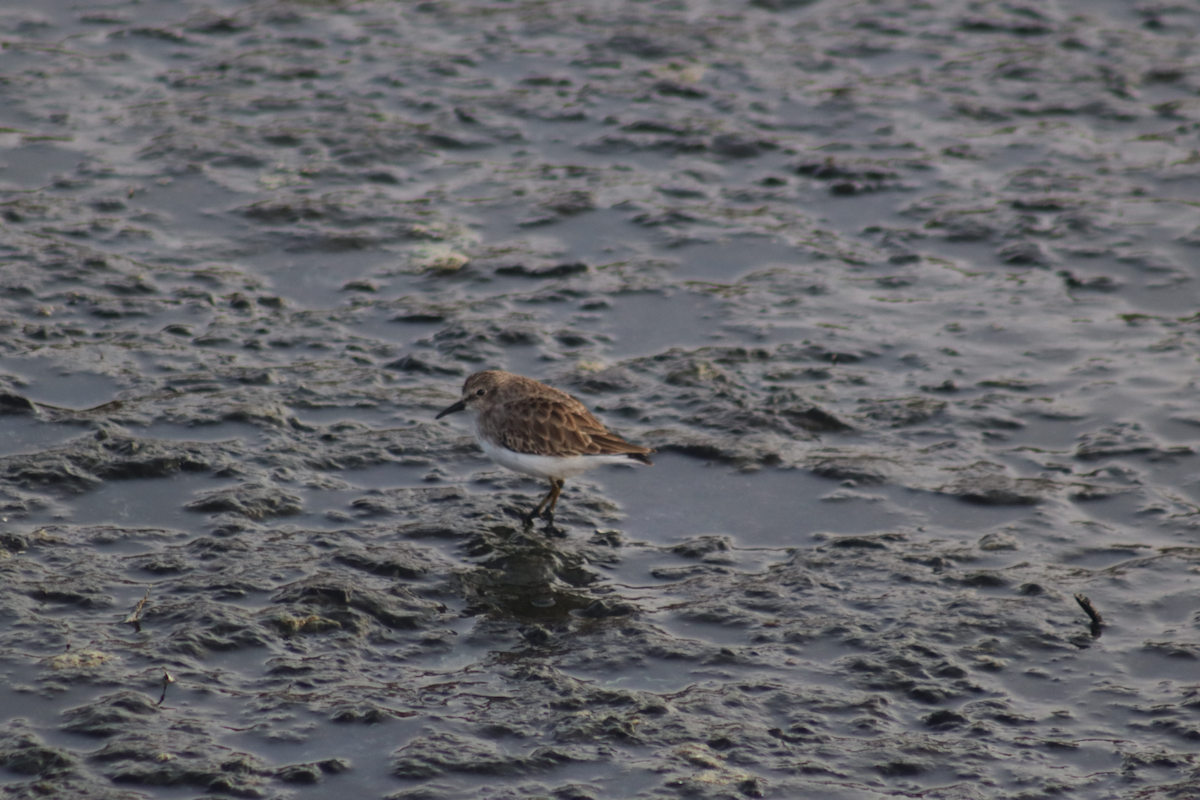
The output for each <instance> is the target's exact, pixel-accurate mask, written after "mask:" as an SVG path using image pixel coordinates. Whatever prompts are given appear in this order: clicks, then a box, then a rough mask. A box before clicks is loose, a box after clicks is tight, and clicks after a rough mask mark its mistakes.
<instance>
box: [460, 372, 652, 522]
mask: <svg viewBox="0 0 1200 800" xmlns="http://www.w3.org/2000/svg"><path fill="white" fill-rule="evenodd" d="M458 411H468V412H471V416H472V417H473V418H474V422H475V439H476V440H477V441H478V442H479V446H480V447H481V448H483V452H484V453H485V454H486V455H487V457H488V458H490V459H492V461H495V462H496V463H497V464H499V465H500V466H502V467H507V468H508V469H511V470H512V471H513V472H520V473H522V474H524V475H533V476H534V477H537V478H547V479H548V480H549V481H550V493H549V494H547V495H546V496H545V497H543V498H542V502H540V503H538V504H537V507H536V508H535V509H533V511H531V512H529V514H528V515H527V516H525V517H523V518H522V519H523V520H524V522H525V524H526V525H532V524H533V521H534V520H535V519H537V518H538V517H539V516H542V517H544V518H545V520H546V523H547V524H548V525H553V524H554V507H555V506H556V505H558V495H559V493H560V492H561V491H562V488H563V483H564V482H565V481H566V479H567V478H573V477H575V476H576V475H578V474H580V473H581V472H586V471H587V470H589V469H592V468H594V467H600V466H603V465H605V464H653V463H654V462H653V461H651V460H650V459H649V458H647V457H646V455H647V454H648V453H653V452H654V451H653V450H652V449H650V448H649V447H640V446H639V445H636V444H630V443H629V442H627V441H625V440H624V439H622V438H621V437H620V436H617V435H616V434H615V433H612V432H611V431H609V430H608V429H607V428H605V427H604V424H603V423H601V422H600V420H598V419H596V418H595V417H594V416H592V412H590V411H588V410H587V408H586V407H585V406H584V405H583V403H581V402H579V401H578V400H576V399H575V398H574V397H572V396H571V395H569V394H567V393H566V392H562V391H559V390H558V389H555V388H553V387H550V386H547V385H546V384H544V383H538V382H537V381H535V380H533V379H532V378H525V377H522V376H520V375H514V374H512V373H511V372H501V371H500V370H487V371H486V372H476V373H475V374H474V375H471V376H470V377H468V378H467V380H466V382H465V383H463V389H462V399H461V400H459V401H458V402H457V403H455V404H454V405H452V406H450V407H448V408H445V409H443V410H442V412H441V413H440V414H438V415H437V417H436V419H441V418H442V417H444V416H446V415H447V414H454V413H456V412H458Z"/></svg>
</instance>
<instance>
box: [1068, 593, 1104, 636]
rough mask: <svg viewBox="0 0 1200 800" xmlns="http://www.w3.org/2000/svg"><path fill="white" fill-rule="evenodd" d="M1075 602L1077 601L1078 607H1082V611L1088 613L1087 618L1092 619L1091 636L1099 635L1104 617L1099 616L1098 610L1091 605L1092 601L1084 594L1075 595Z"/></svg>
mask: <svg viewBox="0 0 1200 800" xmlns="http://www.w3.org/2000/svg"><path fill="white" fill-rule="evenodd" d="M1075 602H1076V603H1079V607H1080V608H1082V609H1083V613H1085V614H1087V615H1088V619H1090V620H1091V621H1092V636H1099V635H1100V629H1101V628H1102V627H1104V617H1102V616H1100V612H1099V611H1097V610H1096V608H1095V606H1093V605H1092V601H1091V600H1089V599H1088V598H1087V595H1085V594H1077V595H1075Z"/></svg>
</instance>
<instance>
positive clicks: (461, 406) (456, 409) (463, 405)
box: [434, 400, 467, 419]
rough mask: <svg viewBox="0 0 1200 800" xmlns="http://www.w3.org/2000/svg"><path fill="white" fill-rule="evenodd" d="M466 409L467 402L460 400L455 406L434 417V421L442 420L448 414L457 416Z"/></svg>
mask: <svg viewBox="0 0 1200 800" xmlns="http://www.w3.org/2000/svg"><path fill="white" fill-rule="evenodd" d="M466 407H467V404H466V401H464V400H459V401H458V402H457V403H455V404H454V405H452V406H447V407H446V408H443V409H442V412H441V413H440V414H438V415H437V416H436V417H434V419H441V418H442V417H444V416H446V415H447V414H456V413H458V412H459V411H462V410H463V409H464V408H466Z"/></svg>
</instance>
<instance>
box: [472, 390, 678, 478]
mask: <svg viewBox="0 0 1200 800" xmlns="http://www.w3.org/2000/svg"><path fill="white" fill-rule="evenodd" d="M543 388H544V389H545V388H549V387H543ZM552 391H553V394H548V393H547V394H543V395H542V396H540V397H526V398H524V399H522V400H521V401H520V402H513V403H504V404H501V405H497V406H495V407H493V408H491V409H489V413H486V414H484V415H483V416H482V417H481V418H480V425H481V427H483V428H484V429H486V430H487V431H488V433H489V434H491V438H493V439H494V440H496V441H499V442H500V444H501V445H503V446H504V447H507V448H508V449H509V450H513V451H515V452H517V453H530V454H536V455H543V456H560V457H569V456H582V455H628V456H630V458H633V459H634V460H636V461H643V462H649V459H647V458H645V456H646V454H647V453H653V452H654V451H653V450H652V449H650V448H648V447H641V446H639V445H636V444H630V443H629V442H627V441H625V440H624V439H622V438H621V437H620V436H618V435H616V434H615V433H613V432H612V431H610V430H608V429H607V428H605V427H604V424H603V423H602V422H600V420H598V419H596V417H595V416H593V415H592V412H590V411H588V410H587V408H586V407H585V406H584V405H583V403H581V402H579V401H578V400H576V399H575V398H574V397H571V395H569V394H567V393H566V392H560V391H558V390H552ZM501 419H503V421H504V424H503V425H500V424H498V423H499V422H500V420H501Z"/></svg>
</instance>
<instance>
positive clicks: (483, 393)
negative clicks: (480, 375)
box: [475, 389, 487, 397]
mask: <svg viewBox="0 0 1200 800" xmlns="http://www.w3.org/2000/svg"><path fill="white" fill-rule="evenodd" d="M475 394H476V396H478V397H483V396H484V395H485V394H487V389H480V390H479V391H478V392H476V393H475Z"/></svg>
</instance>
